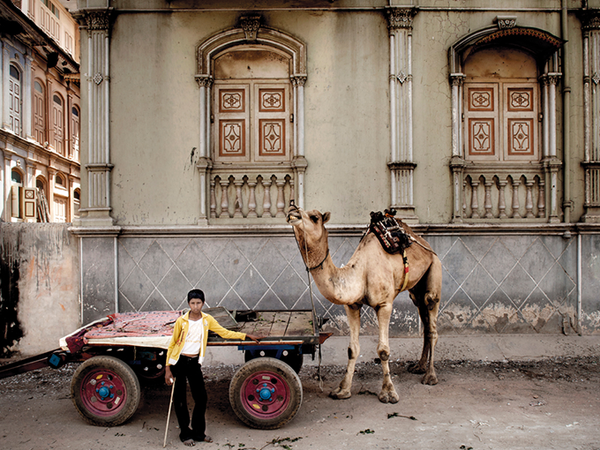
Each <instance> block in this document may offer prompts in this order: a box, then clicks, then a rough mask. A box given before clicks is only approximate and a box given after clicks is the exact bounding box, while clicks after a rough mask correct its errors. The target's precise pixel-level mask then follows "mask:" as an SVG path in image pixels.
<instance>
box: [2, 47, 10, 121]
mask: <svg viewBox="0 0 600 450" xmlns="http://www.w3.org/2000/svg"><path fill="white" fill-rule="evenodd" d="M9 83H10V53H9V51H8V45H7V43H6V41H5V40H4V39H2V92H0V97H2V102H1V103H2V104H1V106H2V110H1V111H0V114H1V117H0V126H2V128H4V129H5V130H8V129H9V128H10V125H9V122H8V116H9V114H10V112H9V109H8V108H9V102H8V84H9Z"/></svg>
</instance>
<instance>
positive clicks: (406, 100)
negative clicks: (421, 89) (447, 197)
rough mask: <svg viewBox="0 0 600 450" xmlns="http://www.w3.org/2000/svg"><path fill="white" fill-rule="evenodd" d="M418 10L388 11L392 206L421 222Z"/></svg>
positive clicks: (398, 9)
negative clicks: (416, 126) (415, 84)
mask: <svg viewBox="0 0 600 450" xmlns="http://www.w3.org/2000/svg"><path fill="white" fill-rule="evenodd" d="M416 14H417V9H416V8H388V9H387V16H388V29H389V35H390V75H389V83H390V124H391V127H390V163H389V164H388V167H389V170H390V172H391V194H392V195H391V202H390V203H391V204H390V207H392V208H395V209H396V210H397V211H398V213H399V217H400V218H402V219H403V220H405V221H408V222H417V221H418V218H417V216H416V213H415V207H414V204H413V202H414V199H413V182H414V181H413V175H414V170H415V167H416V164H414V162H413V111H412V99H413V95H412V60H411V55H412V28H413V17H414V16H415V15H416Z"/></svg>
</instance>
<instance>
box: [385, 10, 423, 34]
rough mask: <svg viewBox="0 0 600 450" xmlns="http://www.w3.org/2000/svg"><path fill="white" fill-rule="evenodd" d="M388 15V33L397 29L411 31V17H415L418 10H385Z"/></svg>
mask: <svg viewBox="0 0 600 450" xmlns="http://www.w3.org/2000/svg"><path fill="white" fill-rule="evenodd" d="M386 11H387V15H388V29H389V30H390V31H394V30H398V29H402V28H404V29H409V30H412V26H413V17H415V16H416V15H417V13H418V12H419V10H418V9H417V8H394V7H388V8H386Z"/></svg>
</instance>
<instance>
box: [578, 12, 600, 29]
mask: <svg viewBox="0 0 600 450" xmlns="http://www.w3.org/2000/svg"><path fill="white" fill-rule="evenodd" d="M579 20H581V30H582V31H584V32H586V31H599V30H600V9H588V10H585V11H582V12H581V13H580V14H579Z"/></svg>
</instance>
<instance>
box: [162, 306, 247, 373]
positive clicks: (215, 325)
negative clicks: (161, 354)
mask: <svg viewBox="0 0 600 450" xmlns="http://www.w3.org/2000/svg"><path fill="white" fill-rule="evenodd" d="M200 320H202V327H203V328H204V333H203V338H202V345H201V346H200V355H199V358H198V363H199V364H202V363H203V362H204V354H205V351H206V342H207V341H208V332H209V330H210V331H214V332H215V333H217V334H218V335H219V336H221V337H222V338H223V339H239V340H241V341H243V340H244V339H246V333H238V332H237V331H231V330H228V329H227V328H223V327H222V326H221V325H219V322H217V321H216V319H215V318H214V317H213V316H211V315H210V314H206V313H202V319H200ZM189 328H190V313H189V311H188V312H187V313H185V314H184V315H183V316H180V317H179V318H178V319H177V320H176V321H175V327H174V328H173V337H172V338H171V343H170V344H169V350H167V366H171V365H173V364H177V361H179V355H181V349H183V344H185V338H186V336H187V333H188V330H189Z"/></svg>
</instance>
